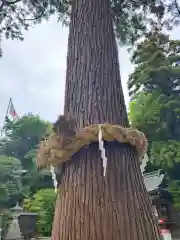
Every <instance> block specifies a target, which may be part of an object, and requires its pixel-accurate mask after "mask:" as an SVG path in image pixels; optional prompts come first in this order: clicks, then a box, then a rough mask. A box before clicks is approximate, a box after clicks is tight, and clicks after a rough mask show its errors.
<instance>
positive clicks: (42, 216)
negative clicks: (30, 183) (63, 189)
mask: <svg viewBox="0 0 180 240" xmlns="http://www.w3.org/2000/svg"><path fill="white" fill-rule="evenodd" d="M55 201H56V194H55V192H54V189H42V190H40V191H38V192H37V193H36V194H35V195H34V196H32V197H31V198H28V199H25V200H24V208H25V210H27V211H30V212H36V213H38V214H39V215H38V223H37V227H38V232H39V233H40V234H42V235H44V236H50V235H51V229H52V223H53V218H54V208H55Z"/></svg>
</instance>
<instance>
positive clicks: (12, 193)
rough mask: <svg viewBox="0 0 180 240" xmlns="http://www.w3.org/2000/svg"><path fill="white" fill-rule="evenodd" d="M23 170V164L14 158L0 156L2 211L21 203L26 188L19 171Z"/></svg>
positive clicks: (0, 202) (0, 199) (0, 203)
mask: <svg viewBox="0 0 180 240" xmlns="http://www.w3.org/2000/svg"><path fill="white" fill-rule="evenodd" d="M20 170H22V166H21V162H20V161H19V160H18V159H16V158H13V157H7V156H4V155H0V206H1V210H2V209H4V208H8V207H12V206H13V205H14V204H16V203H17V201H20V200H21V199H22V197H23V195H24V194H26V190H27V189H26V188H25V187H23V186H22V185H21V181H20V180H19V178H18V177H19V176H18V171H20Z"/></svg>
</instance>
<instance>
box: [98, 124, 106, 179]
mask: <svg viewBox="0 0 180 240" xmlns="http://www.w3.org/2000/svg"><path fill="white" fill-rule="evenodd" d="M98 126H99V135H98V140H99V150H100V151H101V158H102V160H103V175H104V177H105V176H106V168H107V157H106V154H105V148H104V141H103V139H102V130H101V125H100V124H99V125H98Z"/></svg>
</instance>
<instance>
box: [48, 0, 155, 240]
mask: <svg viewBox="0 0 180 240" xmlns="http://www.w3.org/2000/svg"><path fill="white" fill-rule="evenodd" d="M66 77H67V79H66V94H65V113H70V115H71V116H72V117H75V118H76V119H77V121H78V127H80V128H82V127H84V126H86V125H87V124H96V123H104V122H109V123H113V124H120V125H123V126H128V120H127V112H126V107H125V103H124V97H123V92H122V86H121V81H120V73H119V63H118V54H117V47H116V41H115V36H114V31H113V26H112V19H111V14H110V6H109V1H108V0H74V1H73V6H72V15H71V24H70V34H69V45H68V59H67V76H66ZM105 148H106V156H107V158H108V166H107V175H106V177H105V178H104V176H103V167H102V160H101V156H100V151H99V148H98V144H92V145H91V146H90V147H88V148H84V149H82V150H81V151H80V152H78V153H77V154H75V155H74V156H73V157H72V160H71V161H70V162H69V163H68V164H67V165H66V169H65V172H64V175H63V178H62V182H61V185H60V193H59V195H58V199H57V203H56V210H55V217H54V224H53V231H52V239H53V240H81V239H82V240H113V239H114V240H117V239H118V240H120V239H121V240H157V239H158V240H159V232H158V228H157V224H156V222H155V219H154V217H153V214H152V211H151V209H152V208H151V203H150V201H149V198H148V195H147V191H146V189H145V186H144V184H143V179H142V175H141V172H140V168H139V163H138V159H137V155H136V152H135V150H134V149H133V148H132V147H131V146H129V145H125V144H118V143H106V144H105Z"/></svg>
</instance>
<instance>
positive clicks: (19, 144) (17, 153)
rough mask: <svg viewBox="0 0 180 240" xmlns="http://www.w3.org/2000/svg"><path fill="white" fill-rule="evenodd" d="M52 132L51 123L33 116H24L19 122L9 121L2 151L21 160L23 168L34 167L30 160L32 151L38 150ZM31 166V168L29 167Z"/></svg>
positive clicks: (2, 143)
mask: <svg viewBox="0 0 180 240" xmlns="http://www.w3.org/2000/svg"><path fill="white" fill-rule="evenodd" d="M51 130H52V125H51V123H49V122H47V121H43V120H41V119H40V118H39V117H38V116H34V115H32V114H29V115H26V116H23V117H22V118H20V119H19V120H17V121H10V120H9V119H7V121H6V124H5V135H6V136H5V138H4V139H2V140H1V151H2V152H3V153H4V154H6V155H8V156H14V157H16V158H18V159H20V160H21V163H22V165H23V167H25V168H27V167H29V166H30V165H32V161H31V160H29V161H27V160H28V159H29V158H30V153H29V151H30V150H31V152H32V149H36V147H37V144H38V143H39V141H40V140H41V139H42V138H43V137H45V136H46V135H48V134H49V133H50V132H51ZM28 165H29V166H28Z"/></svg>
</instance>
